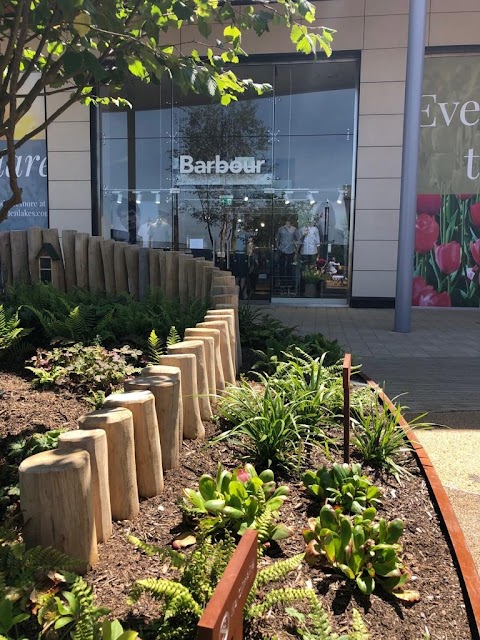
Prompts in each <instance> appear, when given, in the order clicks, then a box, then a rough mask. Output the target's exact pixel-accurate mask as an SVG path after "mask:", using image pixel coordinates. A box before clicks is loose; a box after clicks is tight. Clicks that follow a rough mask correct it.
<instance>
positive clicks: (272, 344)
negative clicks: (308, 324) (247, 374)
mask: <svg viewBox="0 0 480 640" xmlns="http://www.w3.org/2000/svg"><path fill="white" fill-rule="evenodd" d="M238 315H239V321H240V335H241V340H242V347H244V348H248V349H252V350H253V351H254V353H255V354H256V356H257V358H258V360H257V361H256V362H255V363H254V365H253V367H252V368H253V370H254V371H262V372H264V373H265V374H269V375H271V374H275V372H276V369H277V367H278V364H279V363H280V362H282V361H283V360H285V359H288V358H289V357H291V356H293V357H295V356H298V354H299V351H298V349H300V350H301V352H303V353H304V354H306V355H308V356H311V357H312V358H320V357H322V356H323V357H324V359H323V364H324V366H326V367H328V366H331V365H334V364H335V363H337V362H338V361H339V360H340V359H341V358H343V355H344V349H343V348H342V347H341V346H340V345H339V344H338V342H337V340H328V339H327V338H325V336H323V335H322V334H321V333H314V334H310V335H306V336H300V335H298V334H296V333H295V328H292V327H287V326H285V325H284V324H283V323H282V322H280V321H279V320H276V319H275V318H272V317H271V316H269V315H268V314H266V313H264V312H262V311H260V310H259V309H258V308H256V307H253V306H251V305H242V306H241V307H240V308H239V313H238Z"/></svg>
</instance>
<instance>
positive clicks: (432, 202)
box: [417, 193, 442, 215]
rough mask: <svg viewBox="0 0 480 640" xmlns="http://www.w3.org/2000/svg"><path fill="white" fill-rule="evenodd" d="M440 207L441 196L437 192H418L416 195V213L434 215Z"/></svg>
mask: <svg viewBox="0 0 480 640" xmlns="http://www.w3.org/2000/svg"><path fill="white" fill-rule="evenodd" d="M441 207H442V196H441V195H440V194H439V193H420V194H418V196H417V213H428V214H429V215H435V214H436V213H438V212H439V211H440V209H441Z"/></svg>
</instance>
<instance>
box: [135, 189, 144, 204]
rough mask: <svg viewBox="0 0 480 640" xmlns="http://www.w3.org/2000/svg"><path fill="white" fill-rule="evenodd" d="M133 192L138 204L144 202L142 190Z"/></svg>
mask: <svg viewBox="0 0 480 640" xmlns="http://www.w3.org/2000/svg"><path fill="white" fill-rule="evenodd" d="M133 193H134V194H135V202H136V203H137V204H140V203H141V202H142V192H141V191H134V192H133Z"/></svg>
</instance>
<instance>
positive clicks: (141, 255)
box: [138, 247, 150, 300]
mask: <svg viewBox="0 0 480 640" xmlns="http://www.w3.org/2000/svg"><path fill="white" fill-rule="evenodd" d="M149 290H150V253H149V249H147V247H140V249H139V251H138V297H139V299H140V300H145V298H146V297H147V294H148V292H149Z"/></svg>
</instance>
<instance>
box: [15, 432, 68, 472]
mask: <svg viewBox="0 0 480 640" xmlns="http://www.w3.org/2000/svg"><path fill="white" fill-rule="evenodd" d="M61 433H63V429H53V430H51V431H46V432H45V433H34V434H33V435H31V436H28V437H24V436H16V437H15V438H14V439H13V440H12V442H10V444H9V445H8V448H7V460H8V462H10V463H12V464H17V465H19V464H20V463H21V462H22V460H25V458H29V457H30V456H34V455H35V454H36V453H41V452H42V451H50V449H56V448H57V445H58V438H59V436H60V434H61Z"/></svg>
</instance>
